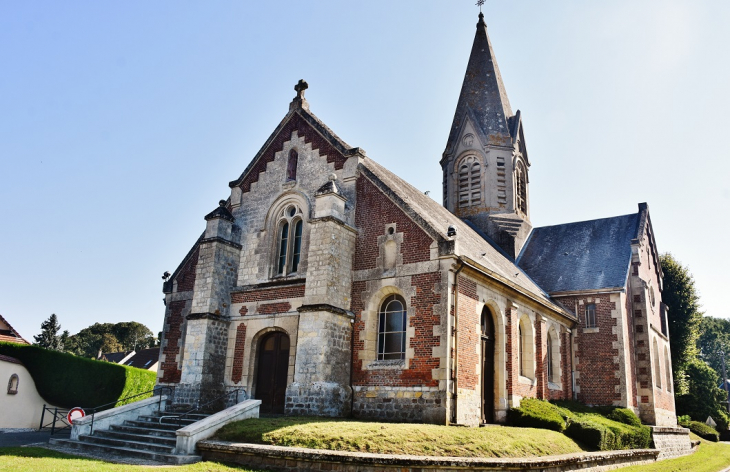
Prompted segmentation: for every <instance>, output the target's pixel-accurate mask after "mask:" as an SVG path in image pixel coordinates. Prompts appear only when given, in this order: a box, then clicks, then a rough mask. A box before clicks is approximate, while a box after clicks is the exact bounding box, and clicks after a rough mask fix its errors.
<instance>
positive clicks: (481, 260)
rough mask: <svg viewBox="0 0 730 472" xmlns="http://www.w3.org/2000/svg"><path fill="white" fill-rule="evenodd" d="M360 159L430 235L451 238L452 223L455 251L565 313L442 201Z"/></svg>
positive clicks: (499, 250) (362, 166) (563, 309)
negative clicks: (454, 233) (454, 231)
mask: <svg viewBox="0 0 730 472" xmlns="http://www.w3.org/2000/svg"><path fill="white" fill-rule="evenodd" d="M361 162H362V163H361V167H360V169H361V170H363V171H364V173H365V174H366V175H368V176H369V177H371V178H372V177H374V178H375V181H376V184H377V183H378V181H379V182H380V183H381V184H382V185H381V189H383V190H384V191H386V193H388V194H389V195H390V196H391V198H393V199H394V200H395V201H396V203H399V204H400V206H401V207H403V208H404V209H405V210H406V213H407V214H408V215H409V216H410V217H411V218H412V219H414V221H416V222H417V223H420V224H421V226H425V227H426V229H427V230H430V231H431V235H432V236H433V237H435V238H437V239H441V240H447V239H450V238H449V237H448V236H447V234H446V232H447V231H448V228H449V226H450V225H451V226H454V228H455V229H456V240H457V246H456V255H458V256H464V257H467V258H469V259H471V260H472V261H475V262H476V263H478V264H480V265H481V266H483V267H484V268H485V269H486V270H487V271H489V272H491V274H490V275H493V276H496V277H497V278H499V279H501V280H502V281H504V282H506V283H508V284H509V285H512V286H514V287H517V288H519V289H521V290H523V291H526V292H528V293H530V294H532V296H534V297H535V298H536V299H539V300H541V301H542V302H543V303H546V304H547V305H549V306H551V307H552V308H553V309H555V310H558V311H560V312H562V313H564V314H567V313H566V310H565V308H563V307H562V306H560V305H557V304H555V303H554V302H553V301H551V300H550V297H549V296H548V294H547V293H546V292H545V291H544V290H542V289H541V288H540V287H539V286H538V284H536V283H535V282H534V281H533V280H532V279H531V278H530V277H529V276H528V274H527V273H525V271H523V270H522V269H521V268H519V267H518V266H516V265H515V263H514V262H512V261H511V260H510V259H509V258H508V257H507V256H506V255H505V254H504V253H503V251H502V250H501V249H499V248H498V247H497V245H496V244H494V243H493V242H491V241H490V240H489V238H488V237H486V236H484V235H480V234H479V233H477V232H476V231H475V230H474V229H472V228H471V227H470V226H469V225H468V224H467V223H465V222H464V221H462V220H461V219H460V218H459V217H457V216H456V215H454V214H453V213H451V212H450V211H449V210H447V209H446V208H445V207H444V206H443V205H441V204H440V203H438V202H436V201H435V200H434V199H432V198H431V197H429V196H428V195H425V194H424V193H423V192H421V191H420V190H418V189H416V188H415V187H413V186H412V185H411V184H409V183H408V182H406V181H405V180H403V179H402V178H400V177H398V176H397V175H395V174H394V173H392V172H390V171H389V170H388V169H386V168H385V167H383V166H381V165H380V164H378V163H377V162H375V161H373V160H372V159H370V158H368V157H365V158H363V159H362V161H361Z"/></svg>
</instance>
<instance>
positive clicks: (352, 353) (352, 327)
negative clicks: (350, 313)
mask: <svg viewBox="0 0 730 472" xmlns="http://www.w3.org/2000/svg"><path fill="white" fill-rule="evenodd" d="M354 368H355V318H353V319H351V320H350V418H352V417H353V416H354V414H353V409H354V408H355V387H353V385H352V371H353V369H354Z"/></svg>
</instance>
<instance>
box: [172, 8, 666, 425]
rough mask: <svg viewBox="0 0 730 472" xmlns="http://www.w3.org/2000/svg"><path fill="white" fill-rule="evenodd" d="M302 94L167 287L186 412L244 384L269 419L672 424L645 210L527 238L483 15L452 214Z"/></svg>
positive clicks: (449, 206)
mask: <svg viewBox="0 0 730 472" xmlns="http://www.w3.org/2000/svg"><path fill="white" fill-rule="evenodd" d="M306 89H307V83H306V82H304V81H299V83H298V84H297V85H296V87H295V90H296V92H297V94H296V97H295V98H294V99H293V100H292V102H291V104H290V105H289V111H288V113H287V114H286V115H285V116H284V118H283V119H282V120H281V122H280V123H279V125H278V126H277V127H276V129H275V130H274V132H273V133H272V134H271V136H270V137H269V138H268V140H267V141H266V142H265V143H264V144H263V146H262V147H261V150H260V151H259V152H258V153H257V154H256V156H254V158H253V159H252V160H251V162H250V164H249V165H248V167H246V169H245V170H244V171H243V173H241V175H240V176H238V177H237V178H235V179H234V180H232V181H231V182H230V183H229V187H230V197H229V198H227V199H226V200H222V201H221V202H220V203H219V205H218V207H217V208H215V209H214V210H213V211H211V212H210V213H209V214H208V215H206V216H205V220H206V226H205V231H204V232H203V234H202V235H201V236H200V238H199V239H198V240H197V241H195V243H194V244H193V246H192V248H191V249H190V251H189V252H188V254H187V255H185V257H184V258H183V259H182V262H181V263H180V265H179V267H178V268H177V270H175V271H174V273H173V274H172V275H171V276H170V278H169V279H168V280H166V282H165V284H164V286H163V291H164V293H165V304H166V309H165V320H164V327H163V338H162V347H161V357H160V367H159V371H158V384H159V385H170V386H174V387H175V401H176V402H179V403H193V402H196V401H206V400H209V399H212V398H215V397H217V396H219V395H221V394H223V393H225V392H226V391H230V390H233V389H237V388H244V389H245V390H246V391H247V392H248V393H249V394H250V395H251V396H252V397H253V398H257V399H260V400H261V401H262V405H261V411H262V413H263V412H272V413H285V414H292V415H323V416H335V417H347V416H352V417H355V418H363V419H378V420H386V421H403V422H406V421H408V422H426V423H435V424H461V425H471V426H475V425H479V424H483V423H495V422H496V423H498V422H504V421H505V419H506V414H507V410H508V409H509V408H511V407H514V406H518V405H519V404H520V401H521V399H523V398H539V399H546V400H548V399H576V400H578V401H580V402H583V403H586V404H591V405H616V406H622V407H627V408H630V409H632V410H634V411H635V412H637V414H639V415H640V417H641V418H642V420H643V421H644V422H646V423H648V424H656V425H671V426H674V425H676V415H675V407H674V395H673V392H672V385H673V382H672V370H671V353H670V348H669V338H668V337H669V333H668V330H667V319H666V307H665V305H664V304H663V303H662V270H661V265H660V263H659V253H658V251H657V248H656V243H655V240H654V232H653V229H652V225H651V218H650V216H649V209H648V206H647V205H646V204H645V203H641V204H639V205H638V209H637V210H636V211H635V212H633V213H630V214H626V215H623V216H616V217H609V218H601V219H596V220H592V221H582V222H577V223H568V224H561V225H556V226H547V227H541V228H533V227H532V224H531V223H530V214H531V209H530V199H529V184H530V178H529V169H530V159H529V157H528V152H527V146H526V141H525V134H526V132H525V130H524V128H523V123H522V119H521V114H520V111H519V110H517V111H515V112H513V110H512V107H511V106H510V102H509V99H508V97H507V92H506V90H505V86H504V84H503V82H502V77H501V75H500V72H499V68H498V66H497V61H496V59H495V56H494V51H493V49H492V45H491V43H490V39H489V36H488V35H487V27H486V24H485V22H484V18H483V15H482V14H480V15H479V21H478V23H477V28H476V36H475V38H474V43H473V46H472V50H471V56H470V58H469V63H468V65H467V68H466V74H465V77H464V83H463V85H462V89H461V95H460V97H459V101H458V103H457V105H456V113H455V115H454V120H453V124H452V127H451V129H450V131H449V137H448V141H447V142H446V149H445V151H444V152H443V157H442V158H441V161H440V164H441V170H442V173H443V204H441V203H439V202H437V201H435V200H434V199H432V198H431V197H429V196H428V195H425V194H424V193H423V192H421V191H419V190H417V189H416V188H414V187H413V186H411V185H410V184H409V183H408V182H406V181H405V180H403V179H402V178H400V177H398V176H397V175H395V174H393V173H392V172H390V171H389V170H388V169H386V168H385V167H384V166H383V165H381V164H379V163H378V162H376V160H374V159H371V158H370V157H368V156H367V155H366V154H365V152H364V151H363V150H362V149H361V148H359V147H353V146H350V145H349V144H347V143H346V142H345V141H343V140H342V139H341V138H340V137H338V136H337V135H336V134H335V133H334V132H333V131H332V130H331V129H330V128H329V127H328V126H327V125H325V124H324V123H322V122H321V121H320V120H319V119H318V118H317V117H316V116H315V115H314V114H312V112H311V111H310V109H309V104H308V102H307V100H306V99H305V98H304V94H305V90H306ZM376 158H377V157H376ZM433 164H434V168H435V167H436V162H435V159H434V162H433ZM231 177H235V176H231Z"/></svg>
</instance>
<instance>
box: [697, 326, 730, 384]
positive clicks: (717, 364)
mask: <svg viewBox="0 0 730 472" xmlns="http://www.w3.org/2000/svg"><path fill="white" fill-rule="evenodd" d="M697 348H698V349H699V353H700V358H701V359H702V360H703V361H705V362H707V363H708V364H709V365H710V367H712V368H713V369H715V372H717V373H718V374H721V373H722V359H721V353H722V352H724V353H725V359H727V358H728V355H730V320H726V319H723V318H713V317H711V316H703V317H702V322H701V323H700V337H699V339H698V340H697ZM729 367H730V366H729Z"/></svg>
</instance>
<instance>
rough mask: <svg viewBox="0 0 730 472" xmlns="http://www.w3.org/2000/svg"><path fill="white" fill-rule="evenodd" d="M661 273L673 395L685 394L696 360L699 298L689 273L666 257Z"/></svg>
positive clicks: (663, 260) (667, 254)
mask: <svg viewBox="0 0 730 472" xmlns="http://www.w3.org/2000/svg"><path fill="white" fill-rule="evenodd" d="M661 262H662V272H663V273H664V279H663V290H662V301H663V302H664V303H665V304H666V305H667V306H668V308H669V312H668V316H667V318H668V321H669V334H670V337H669V343H670V346H671V349H672V370H673V372H674V391H675V392H676V393H677V395H682V394H685V393H687V392H688V388H689V385H688V383H687V382H688V378H687V375H688V372H687V369H688V368H689V365H690V364H691V363H693V362H694V360H695V359H696V358H697V354H698V351H697V339H698V337H699V333H700V322H701V320H702V312H701V311H700V297H699V295H698V294H697V289H696V288H695V281H694V279H693V278H692V274H691V273H690V272H689V269H688V268H687V267H685V266H683V265H682V264H680V263H679V262H678V261H677V260H676V259H674V257H673V256H672V255H671V254H670V253H665V254H663V255H662V256H661Z"/></svg>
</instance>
